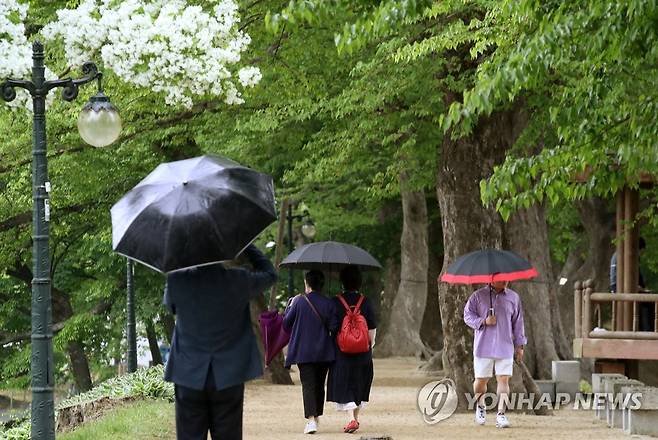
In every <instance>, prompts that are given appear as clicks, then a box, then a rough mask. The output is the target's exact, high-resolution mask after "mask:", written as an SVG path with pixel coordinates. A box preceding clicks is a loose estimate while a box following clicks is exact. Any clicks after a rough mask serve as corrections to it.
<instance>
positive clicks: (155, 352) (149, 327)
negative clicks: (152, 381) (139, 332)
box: [145, 318, 162, 365]
mask: <svg viewBox="0 0 658 440" xmlns="http://www.w3.org/2000/svg"><path fill="white" fill-rule="evenodd" d="M145 323H146V338H147V339H148V341H149V349H150V350H151V358H153V365H162V354H161V353H160V345H159V344H158V333H157V332H156V331H155V325H153V320H152V319H150V318H149V319H146V320H145Z"/></svg>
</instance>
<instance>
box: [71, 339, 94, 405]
mask: <svg viewBox="0 0 658 440" xmlns="http://www.w3.org/2000/svg"><path fill="white" fill-rule="evenodd" d="M66 352H67V353H68V355H69V360H70V361H71V369H72V370H73V379H74V380H75V387H76V389H77V390H78V392H81V393H84V392H85V391H89V390H90V389H91V385H92V383H91V374H90V373H89V362H88V361H87V355H86V354H85V351H84V348H83V345H82V343H80V342H78V341H71V342H69V343H68V344H67V345H66Z"/></svg>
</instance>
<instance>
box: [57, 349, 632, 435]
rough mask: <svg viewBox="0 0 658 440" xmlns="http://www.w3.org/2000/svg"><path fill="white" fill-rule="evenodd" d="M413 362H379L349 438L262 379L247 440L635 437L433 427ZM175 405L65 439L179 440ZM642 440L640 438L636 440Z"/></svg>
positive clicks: (248, 409)
mask: <svg viewBox="0 0 658 440" xmlns="http://www.w3.org/2000/svg"><path fill="white" fill-rule="evenodd" d="M416 367H417V363H416V361H414V360H413V359H406V358H404V359H378V360H376V361H375V386H374V387H373V392H372V395H371V405H370V406H369V407H368V408H366V409H365V411H364V413H363V415H362V417H361V426H362V429H360V430H359V431H357V433H356V434H355V435H351V436H349V435H346V434H344V433H343V432H342V426H343V425H344V424H345V419H344V418H343V415H342V414H340V413H337V412H336V411H334V407H333V404H328V405H327V406H326V408H325V416H323V417H322V419H321V424H320V431H319V432H318V434H316V435H315V436H314V437H310V436H308V435H304V434H302V433H301V432H302V430H303V428H304V419H303V412H302V398H301V387H300V386H299V378H298V376H297V374H296V372H295V374H293V380H294V381H295V383H296V385H293V386H276V385H267V384H265V383H264V382H261V381H256V382H252V383H250V384H248V386H247V391H246V397H245V420H244V438H245V440H302V439H304V440H308V439H309V438H311V439H313V438H316V439H326V440H332V439H343V440H344V439H354V440H358V439H360V438H361V437H365V438H368V437H377V436H383V435H388V436H391V437H392V439H393V440H405V439H408V440H429V439H435V438H450V439H473V438H485V439H486V440H490V439H497V438H500V439H503V438H505V439H510V438H512V439H515V438H518V439H532V440H538V439H579V438H580V439H585V438H596V439H597V440H599V439H617V438H629V437H628V436H624V435H623V434H622V433H621V431H620V430H612V429H608V428H607V427H606V426H605V425H604V424H602V423H600V422H595V421H594V416H593V414H592V413H591V412H589V411H573V410H560V411H557V412H556V413H555V415H554V416H552V417H539V416H531V415H523V414H510V420H511V422H512V424H513V427H512V428H510V429H505V430H501V429H496V428H495V427H494V424H493V417H492V415H490V416H489V420H488V421H489V423H488V424H487V425H486V426H483V427H481V426H475V425H474V423H473V416H472V415H471V414H470V413H469V414H456V415H453V416H452V417H450V418H449V419H447V420H444V421H442V422H440V423H438V424H436V425H432V426H430V425H426V424H425V423H424V422H423V420H422V419H421V417H420V415H419V413H418V411H417V409H416V393H417V391H418V389H419V388H420V387H421V386H423V385H424V384H425V383H427V382H429V381H431V380H432V378H428V377H426V376H424V375H422V374H420V373H418V372H417V370H416ZM173 412H174V411H173V405H172V404H170V403H167V402H136V403H133V404H130V405H128V406H126V407H123V408H118V409H114V410H110V411H109V412H108V414H107V415H106V416H104V417H103V418H102V419H101V420H98V421H94V422H92V423H88V424H85V425H83V427H82V428H81V429H77V430H76V431H74V432H73V433H69V434H62V435H60V436H58V438H61V439H64V440H77V439H90V438H94V439H112V440H123V439H125V440H129V439H140V440H147V439H148V440H151V439H171V440H173V439H175V437H176V435H175V426H174V418H173ZM634 438H640V437H634Z"/></svg>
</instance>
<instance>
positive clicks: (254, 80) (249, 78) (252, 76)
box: [238, 67, 263, 87]
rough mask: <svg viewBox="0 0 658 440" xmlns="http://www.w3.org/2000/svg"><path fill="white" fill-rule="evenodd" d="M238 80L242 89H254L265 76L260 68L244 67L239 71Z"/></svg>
mask: <svg viewBox="0 0 658 440" xmlns="http://www.w3.org/2000/svg"><path fill="white" fill-rule="evenodd" d="M238 78H239V81H240V84H242V87H253V86H255V85H256V84H258V83H259V82H260V80H261V79H262V78H263V75H262V74H261V73H260V69H259V68H258V67H243V68H242V69H240V70H239V71H238Z"/></svg>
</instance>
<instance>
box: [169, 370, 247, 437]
mask: <svg viewBox="0 0 658 440" xmlns="http://www.w3.org/2000/svg"><path fill="white" fill-rule="evenodd" d="M212 376H213V375H212V370H211V371H209V372H208V379H207V380H206V386H205V389H203V390H195V389H192V388H187V387H184V386H180V385H176V386H175V388H174V390H175V393H176V438H177V439H178V440H207V438H208V431H210V435H211V436H212V439H213V440H242V405H243V402H244V384H240V385H236V386H233V387H230V388H225V389H223V390H216V389H215V381H214V379H213V377H212Z"/></svg>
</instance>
